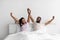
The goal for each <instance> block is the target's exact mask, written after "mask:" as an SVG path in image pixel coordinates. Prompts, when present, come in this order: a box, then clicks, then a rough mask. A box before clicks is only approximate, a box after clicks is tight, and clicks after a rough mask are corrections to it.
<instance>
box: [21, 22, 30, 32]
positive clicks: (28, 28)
mask: <svg viewBox="0 0 60 40" xmlns="http://www.w3.org/2000/svg"><path fill="white" fill-rule="evenodd" d="M21 31H30V27H29V23H26V24H24V25H23V26H22V27H21Z"/></svg>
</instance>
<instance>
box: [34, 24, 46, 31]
mask: <svg viewBox="0 0 60 40" xmlns="http://www.w3.org/2000/svg"><path fill="white" fill-rule="evenodd" d="M34 30H35V31H38V30H39V31H40V32H46V27H45V25H44V24H40V23H34Z"/></svg>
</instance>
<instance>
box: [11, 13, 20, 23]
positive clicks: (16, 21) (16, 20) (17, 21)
mask: <svg viewBox="0 0 60 40" xmlns="http://www.w3.org/2000/svg"><path fill="white" fill-rule="evenodd" d="M10 16H11V17H12V18H13V19H14V21H15V23H19V20H18V19H17V18H16V17H15V16H13V15H12V12H11V13H10Z"/></svg>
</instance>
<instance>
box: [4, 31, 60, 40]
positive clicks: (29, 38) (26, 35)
mask: <svg viewBox="0 0 60 40" xmlns="http://www.w3.org/2000/svg"><path fill="white" fill-rule="evenodd" d="M5 40H60V34H49V33H40V32H39V31H34V32H19V33H16V34H11V35H8V36H7V37H6V38H5Z"/></svg>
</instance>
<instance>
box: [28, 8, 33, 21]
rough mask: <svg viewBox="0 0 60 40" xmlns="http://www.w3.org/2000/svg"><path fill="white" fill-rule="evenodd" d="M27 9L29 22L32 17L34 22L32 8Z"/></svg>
mask: <svg viewBox="0 0 60 40" xmlns="http://www.w3.org/2000/svg"><path fill="white" fill-rule="evenodd" d="M27 11H28V22H30V19H31V21H32V22H34V19H33V18H32V16H31V10H30V9H29V8H28V10H27Z"/></svg>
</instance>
